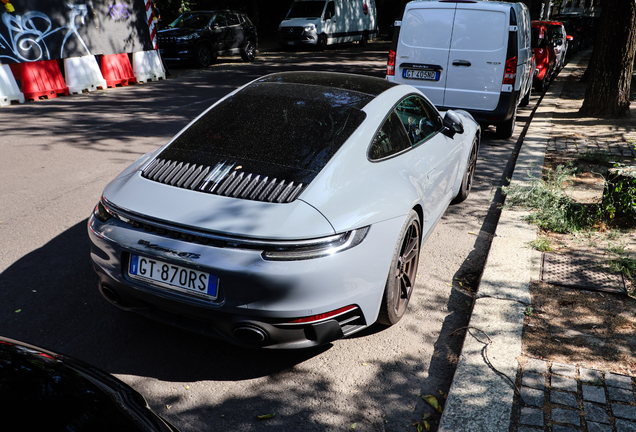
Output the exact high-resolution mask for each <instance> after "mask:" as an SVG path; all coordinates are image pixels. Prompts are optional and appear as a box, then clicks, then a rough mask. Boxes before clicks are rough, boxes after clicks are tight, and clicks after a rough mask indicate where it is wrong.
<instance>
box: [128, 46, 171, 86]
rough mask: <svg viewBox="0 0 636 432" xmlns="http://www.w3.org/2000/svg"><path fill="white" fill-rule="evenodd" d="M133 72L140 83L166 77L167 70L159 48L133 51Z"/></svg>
mask: <svg viewBox="0 0 636 432" xmlns="http://www.w3.org/2000/svg"><path fill="white" fill-rule="evenodd" d="M133 73H134V74H135V78H136V79H137V82H138V83H144V82H146V81H158V80H160V79H166V72H165V70H164V69H163V64H161V58H160V57H159V52H158V51H157V50H152V51H137V52H135V53H133Z"/></svg>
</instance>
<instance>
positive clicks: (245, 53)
mask: <svg viewBox="0 0 636 432" xmlns="http://www.w3.org/2000/svg"><path fill="white" fill-rule="evenodd" d="M241 58H242V59H243V61H246V62H252V61H254V59H255V58H256V46H255V45H254V42H252V41H250V40H248V41H245V43H244V44H243V47H242V48H241Z"/></svg>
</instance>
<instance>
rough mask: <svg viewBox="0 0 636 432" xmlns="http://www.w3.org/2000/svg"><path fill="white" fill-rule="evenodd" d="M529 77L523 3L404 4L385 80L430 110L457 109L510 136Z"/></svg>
mask: <svg viewBox="0 0 636 432" xmlns="http://www.w3.org/2000/svg"><path fill="white" fill-rule="evenodd" d="M533 70H534V65H533V58H532V48H531V46H530V15H529V13H528V8H527V7H526V6H525V5H524V4H523V3H504V2H490V1H483V2H482V1H463V0H450V1H449V0H441V1H413V2H409V3H407V4H406V7H405V9H404V15H403V18H402V20H401V21H400V20H398V21H396V31H395V32H394V37H393V41H392V44H391V48H390V51H389V59H388V62H387V75H386V78H387V79H388V80H391V81H394V82H396V83H400V84H410V85H413V86H415V87H416V88H418V89H419V90H421V91H422V92H423V93H424V94H425V95H426V96H427V97H428V98H429V99H430V100H431V101H432V102H433V103H434V104H435V106H436V107H437V108H438V109H441V110H445V109H457V108H459V109H464V110H466V111H468V112H470V113H471V114H472V116H473V117H474V118H475V119H476V120H477V121H478V122H479V123H480V124H482V125H496V127H497V135H498V136H499V137H500V138H509V137H510V136H512V133H513V130H514V125H515V120H516V117H517V106H519V105H522V106H523V105H527V104H528V102H529V99H530V92H531V90H532V73H533Z"/></svg>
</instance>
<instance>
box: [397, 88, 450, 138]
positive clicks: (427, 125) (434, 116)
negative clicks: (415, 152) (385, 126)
mask: <svg viewBox="0 0 636 432" xmlns="http://www.w3.org/2000/svg"><path fill="white" fill-rule="evenodd" d="M395 111H396V112H397V114H398V116H399V118H400V121H401V122H402V124H403V125H404V129H405V130H406V133H407V135H408V137H409V140H410V142H411V145H412V146H415V145H417V144H419V143H420V142H422V141H425V140H427V139H429V138H430V137H432V136H433V135H435V134H436V133H437V132H439V131H440V130H441V129H442V124H443V123H442V119H441V118H440V117H439V114H438V113H437V110H435V109H434V108H433V107H432V106H431V105H430V104H429V103H428V102H426V100H424V99H422V98H421V97H419V96H415V95H414V96H409V97H407V98H406V99H404V100H403V101H402V102H400V103H399V104H398V106H397V107H396V108H395Z"/></svg>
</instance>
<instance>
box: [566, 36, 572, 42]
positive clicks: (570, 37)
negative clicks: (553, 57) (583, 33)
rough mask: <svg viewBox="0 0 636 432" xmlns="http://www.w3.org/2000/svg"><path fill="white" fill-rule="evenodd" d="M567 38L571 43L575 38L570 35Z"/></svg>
mask: <svg viewBox="0 0 636 432" xmlns="http://www.w3.org/2000/svg"><path fill="white" fill-rule="evenodd" d="M565 38H566V39H567V40H569V41H573V40H574V37H573V36H570V35H567V36H566V37H565Z"/></svg>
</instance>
